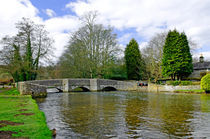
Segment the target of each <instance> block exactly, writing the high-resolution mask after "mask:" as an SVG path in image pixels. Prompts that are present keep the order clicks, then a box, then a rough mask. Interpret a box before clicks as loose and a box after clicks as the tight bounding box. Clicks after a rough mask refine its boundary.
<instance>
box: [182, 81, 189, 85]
mask: <svg viewBox="0 0 210 139" xmlns="http://www.w3.org/2000/svg"><path fill="white" fill-rule="evenodd" d="M179 85H192V81H181V82H180V84H179Z"/></svg>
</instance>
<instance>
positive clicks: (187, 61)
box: [177, 33, 193, 80]
mask: <svg viewBox="0 0 210 139" xmlns="http://www.w3.org/2000/svg"><path fill="white" fill-rule="evenodd" d="M192 72H193V64H192V55H191V53H190V47H189V44H188V40H187V36H186V35H185V33H181V34H180V36H179V42H178V49H177V79H178V80H181V79H182V78H183V77H187V76H189V75H190V74H191V73H192Z"/></svg>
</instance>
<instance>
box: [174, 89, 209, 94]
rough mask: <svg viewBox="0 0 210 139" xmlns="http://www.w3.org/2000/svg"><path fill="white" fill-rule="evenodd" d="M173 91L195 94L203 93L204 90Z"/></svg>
mask: <svg viewBox="0 0 210 139" xmlns="http://www.w3.org/2000/svg"><path fill="white" fill-rule="evenodd" d="M174 92H175V93H195V94H201V93H205V91H204V90H176V91H174Z"/></svg>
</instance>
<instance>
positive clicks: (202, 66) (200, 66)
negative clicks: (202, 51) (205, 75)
mask: <svg viewBox="0 0 210 139" xmlns="http://www.w3.org/2000/svg"><path fill="white" fill-rule="evenodd" d="M193 69H194V70H205V69H210V62H197V63H193Z"/></svg>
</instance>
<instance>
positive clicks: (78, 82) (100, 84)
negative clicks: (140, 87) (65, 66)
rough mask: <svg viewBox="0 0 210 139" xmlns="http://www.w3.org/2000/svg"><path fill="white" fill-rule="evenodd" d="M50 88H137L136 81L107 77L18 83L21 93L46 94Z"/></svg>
mask: <svg viewBox="0 0 210 139" xmlns="http://www.w3.org/2000/svg"><path fill="white" fill-rule="evenodd" d="M48 88H57V89H58V91H60V92H62V91H63V92H71V91H74V90H75V89H76V88H80V89H82V90H83V91H107V90H124V91H125V90H128V91H131V90H136V89H137V83H136V82H135V81H117V80H105V79H54V80H35V81H26V82H19V83H18V90H19V91H20V93H21V94H32V95H34V96H39V95H44V94H45V95H46V93H47V89H48Z"/></svg>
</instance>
